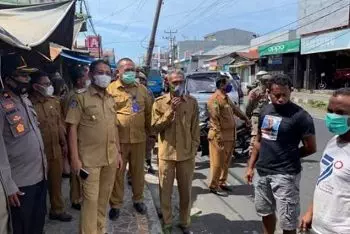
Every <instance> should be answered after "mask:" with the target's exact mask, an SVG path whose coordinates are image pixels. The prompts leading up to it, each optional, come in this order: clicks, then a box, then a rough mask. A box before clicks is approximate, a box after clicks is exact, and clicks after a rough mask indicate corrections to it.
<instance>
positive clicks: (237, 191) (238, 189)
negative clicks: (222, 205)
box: [230, 184, 254, 196]
mask: <svg viewBox="0 0 350 234" xmlns="http://www.w3.org/2000/svg"><path fill="white" fill-rule="evenodd" d="M232 190H233V191H232V192H230V195H236V196H251V195H253V194H254V188H253V186H252V185H248V184H244V185H235V186H232Z"/></svg>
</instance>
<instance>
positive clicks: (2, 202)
mask: <svg viewBox="0 0 350 234" xmlns="http://www.w3.org/2000/svg"><path fill="white" fill-rule="evenodd" d="M8 225H9V213H8V207H7V197H6V194H5V191H4V188H3V186H2V184H1V182H0V234H8V233H9V230H8V227H9V226H8Z"/></svg>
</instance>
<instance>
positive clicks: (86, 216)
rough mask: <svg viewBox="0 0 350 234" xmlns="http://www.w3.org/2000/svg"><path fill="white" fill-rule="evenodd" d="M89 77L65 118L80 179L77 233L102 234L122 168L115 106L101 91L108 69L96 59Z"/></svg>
mask: <svg viewBox="0 0 350 234" xmlns="http://www.w3.org/2000/svg"><path fill="white" fill-rule="evenodd" d="M89 74H90V76H91V78H92V85H91V86H90V87H89V88H87V90H86V91H85V92H82V93H79V94H77V93H76V94H75V95H74V96H73V97H72V98H71V100H70V103H69V108H68V112H67V116H66V123H67V124H69V126H68V139H69V142H68V143H69V149H70V156H71V163H72V170H73V173H75V174H78V173H79V175H80V176H81V178H82V187H83V201H82V206H81V214H80V215H81V217H80V233H81V234H95V233H106V230H105V225H106V211H107V206H108V201H109V198H110V194H111V191H112V189H113V182H114V178H115V173H116V168H120V167H121V165H122V160H121V155H120V149H119V137H118V131H117V128H116V122H117V121H116V117H115V109H114V108H115V103H114V100H113V98H112V97H111V96H110V95H109V94H108V93H107V92H106V90H105V89H106V88H107V86H108V85H109V84H110V81H111V68H110V66H109V65H108V63H106V62H105V61H103V60H96V61H94V62H93V63H91V65H90V72H89Z"/></svg>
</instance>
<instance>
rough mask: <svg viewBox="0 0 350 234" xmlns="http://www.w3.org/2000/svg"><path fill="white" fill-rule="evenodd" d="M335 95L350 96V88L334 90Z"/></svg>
mask: <svg viewBox="0 0 350 234" xmlns="http://www.w3.org/2000/svg"><path fill="white" fill-rule="evenodd" d="M332 96H333V97H338V96H350V88H340V89H337V90H335V91H334V92H333V95H332Z"/></svg>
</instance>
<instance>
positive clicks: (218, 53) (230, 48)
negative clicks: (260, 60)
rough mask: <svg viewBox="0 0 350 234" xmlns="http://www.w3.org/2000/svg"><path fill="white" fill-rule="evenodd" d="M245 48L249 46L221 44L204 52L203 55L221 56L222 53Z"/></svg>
mask: <svg viewBox="0 0 350 234" xmlns="http://www.w3.org/2000/svg"><path fill="white" fill-rule="evenodd" d="M245 48H247V46H246V45H229V46H225V45H220V46H217V47H215V48H214V49H212V50H210V51H208V52H206V53H204V54H203V55H215V56H221V55H226V54H231V53H233V52H236V51H239V50H242V49H245Z"/></svg>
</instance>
